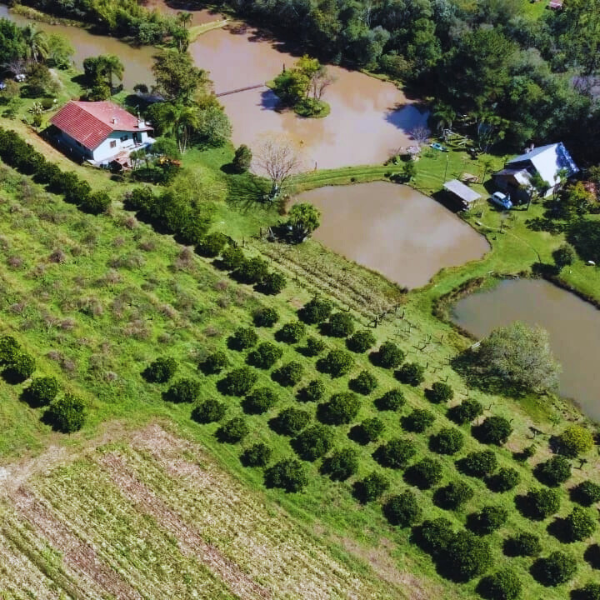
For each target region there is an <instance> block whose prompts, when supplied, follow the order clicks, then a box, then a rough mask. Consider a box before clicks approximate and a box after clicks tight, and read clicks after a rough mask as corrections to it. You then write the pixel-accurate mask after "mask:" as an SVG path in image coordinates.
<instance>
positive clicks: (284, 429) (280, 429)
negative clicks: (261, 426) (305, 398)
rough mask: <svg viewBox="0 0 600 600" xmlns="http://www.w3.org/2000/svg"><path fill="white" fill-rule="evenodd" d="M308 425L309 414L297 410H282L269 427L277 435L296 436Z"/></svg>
mask: <svg viewBox="0 0 600 600" xmlns="http://www.w3.org/2000/svg"><path fill="white" fill-rule="evenodd" d="M309 423H310V414H309V413H308V412H306V411H305V410H301V409H299V408H286V409H284V410H282V411H281V412H280V413H279V414H278V415H277V416H276V417H275V418H274V419H271V421H270V422H269V425H270V427H271V429H272V430H273V431H276V432H277V433H278V434H279V435H289V436H292V435H298V434H299V433H300V432H301V431H302V430H303V429H304V428H305V427H306V426H307V425H308V424H309Z"/></svg>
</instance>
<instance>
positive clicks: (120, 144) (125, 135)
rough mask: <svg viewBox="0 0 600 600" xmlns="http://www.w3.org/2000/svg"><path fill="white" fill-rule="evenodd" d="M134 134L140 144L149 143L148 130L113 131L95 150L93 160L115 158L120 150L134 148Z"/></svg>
mask: <svg viewBox="0 0 600 600" xmlns="http://www.w3.org/2000/svg"><path fill="white" fill-rule="evenodd" d="M134 136H136V139H137V143H138V144H140V143H141V144H145V143H148V132H147V131H136V132H131V131H113V132H112V133H111V134H110V135H109V136H108V137H107V138H106V139H105V140H104V141H103V142H102V143H101V144H100V145H99V146H98V147H97V148H95V149H94V151H93V160H94V161H96V162H103V161H106V160H108V159H110V158H113V157H114V156H116V155H117V154H119V152H123V151H124V150H133V149H134V147H135V141H134Z"/></svg>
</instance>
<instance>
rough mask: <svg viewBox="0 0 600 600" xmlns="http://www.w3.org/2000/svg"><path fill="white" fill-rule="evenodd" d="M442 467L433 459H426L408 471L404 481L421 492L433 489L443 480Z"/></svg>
mask: <svg viewBox="0 0 600 600" xmlns="http://www.w3.org/2000/svg"><path fill="white" fill-rule="evenodd" d="M442 474H443V470H442V465H441V463H440V462H439V461H437V460H434V459H433V458H424V459H422V460H420V461H419V462H418V463H415V464H414V465H412V466H411V467H409V468H408V469H407V470H406V473H405V474H404V480H405V481H406V483H409V484H410V485H414V486H415V487H418V488H419V489H420V490H428V489H431V488H432V487H433V486H434V485H437V484H438V483H439V482H440V481H441V480H442Z"/></svg>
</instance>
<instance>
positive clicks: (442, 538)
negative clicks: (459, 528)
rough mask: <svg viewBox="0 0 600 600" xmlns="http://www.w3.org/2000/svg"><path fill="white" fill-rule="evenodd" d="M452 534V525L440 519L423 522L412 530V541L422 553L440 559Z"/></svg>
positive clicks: (446, 520)
mask: <svg viewBox="0 0 600 600" xmlns="http://www.w3.org/2000/svg"><path fill="white" fill-rule="evenodd" d="M453 535H454V532H453V531H452V523H451V522H450V521H449V520H448V519H445V518H444V517H440V518H438V519H433V520H430V519H428V520H427V521H423V524H422V525H421V526H420V527H415V528H414V529H413V536H412V541H414V542H415V543H416V544H417V546H419V548H421V550H423V552H427V554H429V555H430V556H431V557H432V558H434V559H436V560H437V559H440V558H441V557H442V556H443V554H444V552H445V551H446V548H447V547H448V544H449V543H450V540H451V538H452V536H453Z"/></svg>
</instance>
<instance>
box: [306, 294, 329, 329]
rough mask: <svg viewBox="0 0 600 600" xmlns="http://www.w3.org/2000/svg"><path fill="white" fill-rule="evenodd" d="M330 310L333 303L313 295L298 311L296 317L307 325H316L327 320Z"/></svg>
mask: <svg viewBox="0 0 600 600" xmlns="http://www.w3.org/2000/svg"><path fill="white" fill-rule="evenodd" d="M332 312H333V304H332V303H331V302H329V300H322V299H321V298H318V297H316V296H315V297H314V298H313V299H312V300H310V301H309V302H307V303H306V304H305V305H304V306H303V307H302V308H301V309H300V310H299V311H298V317H299V318H300V320H301V321H304V322H305V323H307V324H308V325H317V324H319V323H323V322H324V321H327V319H329V316H330V315H331V313H332Z"/></svg>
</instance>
